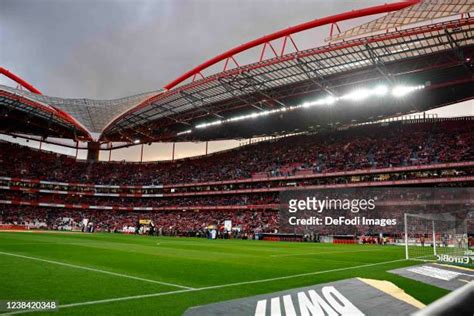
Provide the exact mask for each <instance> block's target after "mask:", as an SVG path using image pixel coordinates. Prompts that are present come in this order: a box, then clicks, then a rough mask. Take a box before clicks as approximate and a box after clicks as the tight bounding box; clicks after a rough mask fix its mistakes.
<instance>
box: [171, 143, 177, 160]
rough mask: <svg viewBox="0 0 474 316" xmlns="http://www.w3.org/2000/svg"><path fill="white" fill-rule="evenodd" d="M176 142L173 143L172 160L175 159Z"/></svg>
mask: <svg viewBox="0 0 474 316" xmlns="http://www.w3.org/2000/svg"><path fill="white" fill-rule="evenodd" d="M175 146H176V143H173V150H172V152H171V161H174V150H175Z"/></svg>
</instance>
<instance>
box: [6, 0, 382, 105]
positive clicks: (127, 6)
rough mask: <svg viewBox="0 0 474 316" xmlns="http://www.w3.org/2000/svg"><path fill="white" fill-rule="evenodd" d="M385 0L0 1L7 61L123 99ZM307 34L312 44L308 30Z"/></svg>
mask: <svg viewBox="0 0 474 316" xmlns="http://www.w3.org/2000/svg"><path fill="white" fill-rule="evenodd" d="M381 3H384V1H375V0H356V1H355V0H352V1H349V0H332V1H328V0H292V1H290V0H253V1H252V0H167V1H164V0H163V1H157V0H81V1H79V0H76V1H73V0H0V41H1V46H0V47H1V48H0V49H1V51H0V54H1V55H0V60H1V65H2V66H3V67H5V68H7V69H9V70H11V71H12V72H14V73H17V74H19V75H20V76H22V77H23V78H24V79H26V80H27V81H29V82H31V83H32V84H33V85H35V86H36V87H37V88H38V89H40V90H41V91H42V92H43V93H44V94H47V95H53V96H61V97H87V98H116V97H122V96H126V95H130V94H135V93H139V92H143V91H148V90H155V89H159V88H161V87H162V86H163V85H165V84H166V83H167V82H169V81H171V80H172V79H174V78H175V77H177V76H179V75H180V74H182V73H184V72H186V71H187V70H189V69H191V68H192V67H194V66H196V65H198V64H200V63H201V62H203V61H205V60H206V59H209V58H211V57H213V56H215V55H217V54H219V53H222V52H223V51H225V50H227V49H229V48H232V47H234V46H237V45H239V44H242V43H244V42H246V41H249V40H252V39H255V38H256V37H260V36H262V35H265V34H268V33H271V32H275V31H277V30H279V29H282V28H286V27H288V26H291V25H295V24H298V23H302V22H306V21H309V20H312V19H315V18H319V17H323V16H326V15H330V14H335V13H340V12H342V11H346V10H351V9H355V8H361V7H367V6H371V5H376V4H381ZM343 25H344V24H343ZM345 25H346V26H349V25H351V23H346V24H345ZM327 34H328V27H324V28H321V29H320V30H319V32H316V33H315V34H314V39H311V40H314V42H313V43H312V45H313V47H314V45H317V44H318V43H319V44H320V43H321V40H322V39H323V38H324V37H325V36H327ZM300 41H302V43H301V44H310V43H308V41H310V39H309V38H308V36H306V37H305V38H302V39H301V40H300ZM303 42H304V43H303ZM241 58H243V57H241ZM239 61H240V62H244V60H239ZM1 80H2V81H0V83H7V81H6V79H1Z"/></svg>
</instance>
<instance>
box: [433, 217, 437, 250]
mask: <svg viewBox="0 0 474 316" xmlns="http://www.w3.org/2000/svg"><path fill="white" fill-rule="evenodd" d="M433 252H434V255H435V256H436V255H437V253H436V229H435V221H434V220H433Z"/></svg>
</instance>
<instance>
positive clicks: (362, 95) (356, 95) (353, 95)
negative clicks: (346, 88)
mask: <svg viewBox="0 0 474 316" xmlns="http://www.w3.org/2000/svg"><path fill="white" fill-rule="evenodd" d="M371 94H372V91H370V90H368V89H357V90H354V91H352V92H350V93H348V94H346V95H344V96H342V97H341V99H343V100H349V101H362V100H364V99H367V98H368V97H369V96H370V95H371Z"/></svg>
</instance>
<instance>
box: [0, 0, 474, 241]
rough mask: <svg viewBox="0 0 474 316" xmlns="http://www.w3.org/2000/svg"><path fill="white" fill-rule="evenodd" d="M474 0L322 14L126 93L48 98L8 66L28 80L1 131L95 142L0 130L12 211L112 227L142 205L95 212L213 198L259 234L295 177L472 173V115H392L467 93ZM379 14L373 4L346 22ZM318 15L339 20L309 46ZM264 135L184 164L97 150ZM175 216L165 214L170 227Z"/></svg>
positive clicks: (460, 178) (8, 101)
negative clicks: (61, 148)
mask: <svg viewBox="0 0 474 316" xmlns="http://www.w3.org/2000/svg"><path fill="white" fill-rule="evenodd" d="M473 9H474V6H473V3H472V1H469V0H456V1H448V2H443V1H435V0H425V1H402V2H396V3H390V4H385V5H380V6H375V7H370V8H366V9H360V10H353V11H349V12H346V13H341V14H337V15H334V16H329V17H325V18H321V19H316V20H314V21H310V22H307V23H303V24H300V25H297V26H294V27H290V28H288V29H285V30H281V31H278V32H276V33H273V34H270V35H267V36H264V37H261V38H258V39H256V40H253V41H251V42H248V43H245V44H243V45H240V46H237V47H236V48H234V49H231V50H229V51H227V52H225V53H223V54H221V55H219V56H216V57H214V58H212V59H210V60H208V61H206V62H205V63H203V64H202V65H199V66H198V67H196V68H195V69H193V70H190V71H189V72H187V73H186V74H184V75H182V76H180V77H179V78H177V79H175V80H173V81H172V82H170V83H169V84H168V85H166V86H165V87H163V89H160V90H156V91H152V92H148V93H142V94H139V95H135V96H131V97H126V98H122V99H117V100H89V99H64V98H58V97H49V96H45V95H43V94H41V92H40V91H39V90H38V89H37V88H35V87H33V86H32V85H31V84H28V83H27V82H26V81H24V80H23V79H21V78H19V77H18V76H16V75H15V74H13V73H11V72H9V71H8V70H6V69H4V68H0V72H2V73H3V74H4V75H6V76H8V77H9V78H11V79H13V80H15V81H16V82H17V83H18V84H19V85H20V87H19V88H16V89H15V88H11V87H7V86H0V106H1V107H0V111H1V115H0V117H1V129H2V133H4V134H7V135H15V136H17V137H28V136H27V135H36V136H42V137H44V138H45V140H44V141H45V142H48V140H47V138H48V137H62V138H69V139H72V140H75V141H78V142H79V141H86V142H87V143H88V146H87V148H88V151H89V154H88V162H84V161H76V160H75V159H73V158H71V157H66V156H56V155H54V154H50V153H45V152H41V151H36V150H32V149H28V148H23V147H21V146H16V145H13V144H8V143H2V144H1V146H2V155H1V156H0V157H1V159H2V166H3V167H2V171H1V174H0V176H1V178H0V185H1V186H0V190H1V192H2V199H1V201H0V203H1V204H3V205H8V206H9V207H10V208H11V210H12V213H8V214H9V215H6V217H7V218H8V216H10V215H11V216H13V217H14V216H15V215H14V213H15V210H16V209H17V208H24V210H25V212H26V213H25V214H32V213H31V212H34V210H35V209H37V208H40V209H41V208H46V209H53V210H57V209H60V210H66V213H65V214H66V215H67V216H63V217H66V218H74V216H73V215H74V210H88V211H91V212H94V213H93V214H92V213H90V214H89V215H87V216H89V217H90V216H94V217H96V218H99V220H98V221H99V222H106V223H107V224H105V225H104V226H103V227H101V228H98V229H103V230H111V229H115V228H117V227H119V226H124V225H125V224H127V225H128V224H130V223H132V222H136V221H135V220H136V219H137V218H138V217H140V216H141V217H143V215H140V214H138V213H136V214H133V213H130V214H132V215H130V214H128V215H127V214H119V215H117V217H118V219H117V218H115V219H114V216H110V217H108V218H102V220H100V218H101V216H102V215H100V214H97V212H95V211H97V210H112V211H132V212H146V211H163V212H173V211H190V212H191V213H189V214H188V215H186V216H189V218H190V221H191V222H192V221H196V222H201V221H209V222H219V223H220V222H221V218H220V217H219V216H220V215H219V216H217V215H213V216H217V217H219V219H216V218H212V216H211V218H209V215H208V214H207V213H206V214H205V215H202V214H201V215H199V212H200V211H215V210H220V211H223V213H222V214H223V215H222V214H221V215H222V216H221V217H222V218H224V217H226V216H228V217H232V218H233V220H234V223H236V222H239V223H241V224H242V225H245V223H244V222H245V221H244V220H243V219H242V218H241V219H238V218H236V215H235V214H236V213H235V212H236V211H237V212H239V211H242V212H244V215H242V216H243V218H246V219H248V218H247V216H253V215H251V214H253V213H252V212H254V211H256V210H259V211H262V213H261V214H260V215H255V216H257V217H258V221H257V224H256V226H248V225H247V226H248V227H247V228H246V229H245V230H246V232H254V231H255V230H256V229H258V230H260V231H275V230H277V229H278V224H277V221H278V220H277V215H275V212H276V210H277V209H278V203H279V197H278V195H279V194H280V193H281V192H284V191H289V190H293V189H294V188H295V187H297V188H299V187H303V188H307V189H316V188H319V189H323V188H325V189H328V188H342V187H353V188H357V187H370V186H379V187H394V186H471V185H472V182H473V181H474V176H473V167H474V156H473V152H472V148H473V146H472V145H473V138H472V135H471V134H472V133H471V131H472V126H473V119H472V117H461V118H455V119H426V118H424V119H423V118H422V119H419V120H408V121H401V122H392V123H386V121H387V119H390V118H393V117H397V116H400V115H404V114H409V113H413V112H420V111H425V110H428V109H433V108H436V107H440V106H444V105H447V104H452V103H455V102H460V101H463V100H469V99H472V97H473V95H474V90H473V89H472V81H473V80H474V76H473V68H472V66H473V60H472V55H473V52H474V36H473V25H474V18H473V17H472V12H473ZM371 15H378V18H376V19H374V20H372V21H371V22H368V23H365V24H362V25H359V26H356V27H353V28H351V29H349V30H346V31H344V32H342V31H341V30H340V28H339V25H338V22H341V21H345V20H349V19H356V18H360V17H366V16H371ZM380 15H381V16H380ZM321 26H329V28H330V34H329V35H330V36H329V37H328V38H327V40H326V43H325V44H324V45H322V46H319V47H314V48H310V49H304V50H300V49H299V46H298V43H297V42H296V40H295V39H294V34H296V33H300V32H304V31H306V30H309V29H313V28H316V27H321ZM255 48H258V49H259V50H260V53H259V54H258V61H257V62H255V63H250V64H246V65H240V64H239V63H238V60H239V56H240V54H245V53H247V52H248V51H249V50H252V49H255ZM217 66H219V67H220V66H222V68H221V69H222V70H221V71H217V72H215V71H214V73H211V70H210V69H211V68H212V69H214V70H215V69H216V67H217ZM295 134H296V135H295ZM289 135H293V136H289ZM259 136H279V138H275V139H272V140H271V141H267V142H261V143H258V144H253V145H249V146H244V147H241V148H238V149H235V150H230V151H228V152H223V153H217V154H213V155H208V156H206V157H199V158H197V159H191V160H189V159H188V160H183V161H176V162H167V163H146V164H145V163H143V164H131V163H103V162H97V157H98V153H99V151H100V150H101V149H104V148H108V147H107V146H108V144H110V143H111V142H124V141H125V142H127V143H128V144H127V145H126V146H128V145H134V144H144V143H151V142H160V141H173V142H178V141H198V140H204V141H207V140H216V139H230V138H246V137H259ZM401 139H403V140H402V141H401ZM116 148H118V147H116ZM109 149H110V148H109ZM12 155H13V156H15V157H21V158H20V160H19V161H11V159H10V158H9V157H11V156H12ZM229 212H234V213H229ZM245 212H247V213H245ZM170 214H171V215H169V218H168V220H169V222H167V221H165V222H164V223H163V227H168V228H169V227H170V225H169V224H170V223H171V226H172V223H173V221H174V218H175V217H173V216H175V215H176V214H174V215H173V214H172V213H170ZM63 215H64V214H63ZM25 216H26V217H28V216H27V215H25ZM58 216H59V215H58ZM107 216H108V215H107ZM150 216H151V215H150ZM183 216H184V215H183ZM33 217H34V216H33ZM145 217H146V216H145ZM237 217H238V216H237ZM58 218H59V217H58ZM131 218H133V219H131ZM73 222H74V223H75V224H80V223H79V222H80V220H77V219H74V220H73ZM201 223H202V222H201ZM47 225H51V226H55V227H57V226H58V223H56V220H52V221H50V222H49V224H47ZM198 230H199V228H198V227H197V226H196V227H193V228H191V229H190V228H189V227H186V226H182V227H175V229H171V231H173V232H172V233H174V234H187V233H189V232H190V231H192V233H196V231H198Z"/></svg>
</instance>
